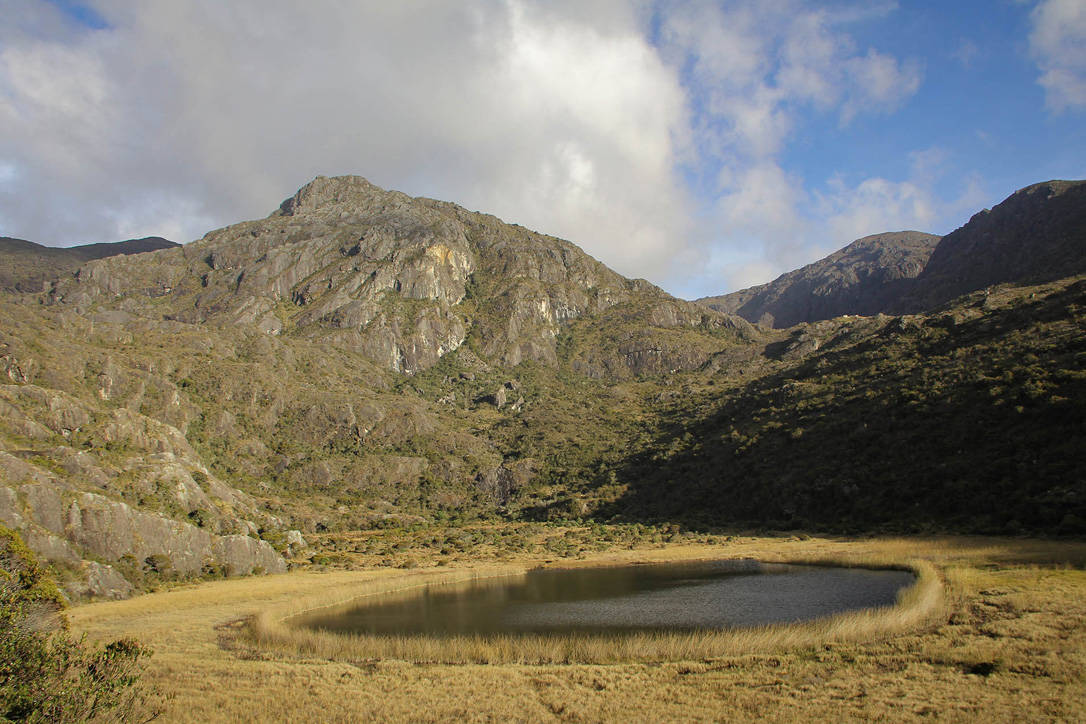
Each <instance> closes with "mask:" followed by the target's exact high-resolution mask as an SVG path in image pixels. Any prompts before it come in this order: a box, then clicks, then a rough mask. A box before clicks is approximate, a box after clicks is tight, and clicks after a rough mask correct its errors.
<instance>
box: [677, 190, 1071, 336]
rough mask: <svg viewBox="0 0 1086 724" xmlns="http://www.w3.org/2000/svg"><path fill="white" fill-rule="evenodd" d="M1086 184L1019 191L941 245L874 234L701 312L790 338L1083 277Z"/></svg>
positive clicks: (712, 301)
mask: <svg viewBox="0 0 1086 724" xmlns="http://www.w3.org/2000/svg"><path fill="white" fill-rule="evenodd" d="M1084 250H1086V182H1084V181H1048V182H1045V183H1040V184H1034V185H1033V186H1029V187H1027V188H1024V189H1022V190H1020V191H1017V192H1016V193H1014V194H1013V195H1011V196H1010V197H1009V198H1007V199H1006V200H1005V201H1003V202H1002V203H1000V204H999V205H998V206H996V207H995V208H993V209H991V210H987V209H986V210H984V211H981V212H980V213H978V214H976V215H974V216H973V218H971V219H970V220H969V222H968V223H966V224H965V225H964V226H962V227H961V228H959V229H957V230H956V231H954V232H952V233H950V234H947V235H946V236H945V237H942V238H939V237H937V236H933V235H931V234H923V233H920V232H916V231H903V232H894V233H887V234H877V235H875V236H869V237H865V238H863V239H860V240H858V241H855V242H853V243H852V244H850V245H849V246H847V247H845V248H844V249H842V250H841V251H838V252H836V253H834V254H831V255H830V256H828V257H826V258H825V259H822V260H821V261H818V262H815V263H814V264H809V265H807V266H805V267H803V268H802V269H798V270H796V271H793V272H789V273H787V274H784V275H782V276H781V277H779V278H778V279H776V280H775V281H772V282H770V283H769V284H763V285H761V286H757V287H751V288H750V289H743V290H741V291H738V292H733V293H731V294H725V295H723V296H718V297H705V298H703V299H699V300H698V302H699V303H700V304H704V305H705V306H707V307H709V308H711V309H714V310H717V311H719V312H722V313H724V314H734V315H738V316H740V317H742V318H743V319H746V320H748V321H751V322H758V323H760V324H764V325H767V326H771V327H775V328H778V329H783V328H787V327H792V326H794V325H797V324H800V323H803V322H816V321H819V320H824V319H832V318H834V317H839V316H843V315H846V314H854V315H862V316H871V315H874V314H880V313H884V314H916V313H920V312H925V311H928V310H932V309H935V308H936V307H938V306H940V305H943V304H946V303H947V302H950V301H951V300H953V299H956V298H958V297H961V296H963V295H965V294H969V293H971V292H975V291H978V290H981V289H984V288H986V287H991V286H994V285H997V284H1006V283H1026V284H1040V283H1044V282H1049V281H1054V280H1057V279H1062V278H1065V277H1067V276H1072V275H1075V274H1081V273H1083V272H1086V251H1084Z"/></svg>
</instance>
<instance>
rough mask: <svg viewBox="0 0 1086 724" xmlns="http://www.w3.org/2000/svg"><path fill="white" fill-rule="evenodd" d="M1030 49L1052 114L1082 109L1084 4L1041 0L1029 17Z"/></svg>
mask: <svg viewBox="0 0 1086 724" xmlns="http://www.w3.org/2000/svg"><path fill="white" fill-rule="evenodd" d="M1030 20H1031V22H1032V23H1033V29H1032V31H1031V33H1030V36H1029V43H1030V50H1031V51H1032V53H1033V56H1034V58H1035V59H1036V60H1037V64H1038V66H1039V67H1040V69H1041V71H1042V74H1041V77H1040V80H1039V81H1038V82H1039V83H1040V84H1041V85H1042V86H1044V89H1045V99H1046V100H1045V102H1046V105H1047V106H1048V107H1049V108H1050V109H1051V110H1053V111H1056V112H1061V111H1065V110H1067V109H1069V108H1084V107H1086V4H1084V3H1083V2H1082V1H1081V0H1043V1H1042V2H1040V3H1039V4H1038V5H1037V7H1035V8H1034V9H1033V12H1032V13H1031V14H1030Z"/></svg>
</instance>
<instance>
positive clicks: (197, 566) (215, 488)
mask: <svg viewBox="0 0 1086 724" xmlns="http://www.w3.org/2000/svg"><path fill="white" fill-rule="evenodd" d="M0 413H2V414H0V433H2V434H3V436H4V437H5V438H8V439H10V437H9V436H11V437H14V438H15V439H22V440H25V441H27V442H28V443H29V444H28V445H27V446H25V447H22V448H12V449H10V450H8V451H0V520H2V521H3V522H4V523H5V524H6V525H8V526H9V527H11V528H13V529H15V530H18V531H20V533H21V534H22V535H23V537H24V539H25V540H26V541H27V543H28V545H30V547H31V548H32V549H34V550H36V551H37V552H38V553H40V554H41V555H43V556H45V557H46V558H48V559H50V560H52V561H59V562H62V563H66V564H68V565H74V566H77V567H81V568H82V569H84V572H85V574H86V575H87V587H86V589H84V590H82V591H81V593H84V594H86V595H92V596H98V597H101V596H106V597H112V596H121V595H125V594H127V593H128V592H130V591H131V586H130V584H128V583H127V582H126V581H125V579H124V577H123V576H121V575H120V574H119V573H118V572H116V571H114V570H113V569H111V568H109V567H108V565H103V564H102V561H107V562H109V563H112V564H114V565H116V564H118V563H120V562H121V561H122V559H126V558H127V559H129V561H128V563H129V565H130V567H135V568H136V570H139V569H140V568H141V567H143V566H145V565H147V561H150V560H154V561H156V563H155V565H156V566H158V567H159V568H163V567H166V568H168V570H169V571H170V572H171V573H177V574H180V575H192V574H199V573H201V572H203V571H207V570H213V569H218V570H223V571H226V572H229V573H232V574H245V573H251V572H253V571H254V570H259V571H267V572H283V571H285V570H286V564H285V562H284V560H283V557H282V556H281V555H280V554H279V553H277V552H276V551H275V550H274V549H273V548H272V547H271V546H270V545H268V543H267V542H265V541H263V540H258V539H256V538H253V537H250V536H251V535H255V534H256V533H257V531H258V530H259V529H260V528H261V527H263V526H265V525H268V524H269V521H268V519H267V516H266V515H264V514H262V513H260V512H259V511H258V510H257V509H256V506H255V503H254V501H253V500H252V499H251V498H250V497H249V496H247V495H245V494H244V493H242V492H240V491H238V490H235V489H233V488H231V487H230V486H228V485H225V484H224V483H222V482H221V481H220V480H218V479H217V478H216V477H215V476H214V475H213V474H211V473H210V472H209V471H208V469H207V468H206V467H205V466H204V465H203V463H202V462H201V461H200V459H199V458H198V456H197V455H196V453H195V452H194V451H193V450H192V448H191V447H190V445H189V443H188V442H187V440H186V439H185V436H184V435H182V434H181V432H180V431H179V430H177V429H176V428H174V427H172V426H170V425H168V424H166V423H163V422H160V421H157V420H154V419H152V418H148V417H145V416H143V415H141V414H138V413H134V412H132V411H130V410H128V409H126V408H120V409H115V410H112V411H106V410H102V409H96V408H94V407H92V406H89V405H87V404H85V403H83V402H81V401H79V400H78V399H76V398H73V397H71V396H70V395H67V394H64V393H61V392H57V391H55V390H48V389H44V388H41V387H38V386H37V385H33V384H24V385H3V386H0ZM59 440H63V443H59V442H58V441H59ZM35 441H36V442H37V443H38V444H35ZM42 443H45V444H42ZM91 491H94V492H91ZM115 498H121V499H123V500H125V501H126V502H121V501H120V500H116V499H115ZM148 505H151V506H152V507H158V508H160V509H161V512H150V511H147V510H140V509H137V508H136V507H134V506H142V507H145V508H146V507H147V506H148ZM170 513H172V514H174V515H175V516H176V517H179V518H184V519H185V521H188V522H185V521H181V520H177V519H176V518H173V517H170V515H169V514H170ZM84 559H90V560H84Z"/></svg>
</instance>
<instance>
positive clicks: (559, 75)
mask: <svg viewBox="0 0 1086 724" xmlns="http://www.w3.org/2000/svg"><path fill="white" fill-rule="evenodd" d="M1084 129H1086V0H955V2H946V1H945V0H938V1H932V2H928V1H926V0H901V2H894V1H892V0H862V1H859V2H849V1H845V0H821V1H815V0H760V1H759V2H753V1H751V0H742V1H741V0H721V1H716V0H457V1H456V2H449V1H448V0H399V1H397V2H388V1H387V0H352V2H334V1H333V0H230V1H229V2H223V1H222V0H82V1H81V0H0V235H2V236H10V237H15V238H21V239H27V240H30V241H35V242H38V243H41V244H46V245H49V246H72V245H75V244H86V243H95V242H102V241H118V240H121V239H128V238H137V237H142V236H150V235H157V236H165V237H166V238H169V239H172V240H174V241H179V242H182V243H185V242H189V241H192V240H194V239H198V238H200V237H201V236H203V235H204V234H205V233H207V232H208V231H211V230H212V229H216V228H219V227H222V226H226V225H228V224H232V223H236V222H240V221H246V220H250V219H256V218H262V217H264V216H267V215H268V214H269V213H271V212H272V211H274V210H275V209H276V208H277V207H278V205H279V203H280V202H281V201H282V200H283V199H285V198H287V197H289V196H291V195H292V194H293V193H294V192H295V191H296V190H297V189H298V188H300V187H301V186H303V185H305V184H306V183H308V182H309V181H311V180H312V179H313V178H314V177H315V176H317V175H324V176H334V175H341V174H357V175H360V176H364V177H366V178H367V179H369V180H370V181H371V182H372V183H374V184H377V185H378V186H381V187H383V188H388V189H396V190H399V191H403V192H405V193H407V194H410V195H412V196H428V197H431V198H438V199H442V200H446V201H452V202H455V203H458V204H460V205H462V206H464V207H467V208H469V209H472V210H477V211H484V212H487V213H491V214H494V215H496V216H498V217H500V218H502V219H504V220H505V221H507V222H510V223H518V224H521V225H522V226H526V227H528V228H531V229H534V230H536V231H540V232H544V233H548V234H552V235H555V236H559V237H562V238H565V239H568V240H570V241H572V242H574V243H576V244H578V245H579V246H581V247H582V248H583V249H585V250H586V251H587V252H588V253H590V254H591V255H593V256H594V257H596V258H597V259H599V260H600V261H602V262H604V263H605V264H607V265H608V266H610V267H612V268H613V269H615V270H616V271H619V272H620V273H622V274H625V275H627V276H630V277H643V278H647V279H649V280H650V281H652V282H654V283H656V284H658V285H660V286H662V287H663V288H664V289H666V290H667V291H669V292H671V293H672V294H675V295H677V296H680V297H683V298H687V299H691V298H696V297H700V296H706V295H713V294H723V293H725V292H729V291H734V290H737V289H741V288H744V287H748V286H751V285H754V284H760V283H764V282H767V281H770V280H772V279H773V278H775V277H777V276H778V275H780V274H782V273H784V272H786V271H790V270H792V269H796V268H798V267H800V266H802V265H804V264H808V263H810V262H812V261H815V260H817V259H819V258H822V257H824V256H826V255H827V254H829V253H831V252H833V251H835V250H837V249H840V248H842V247H844V246H846V245H847V244H849V243H850V242H852V241H853V240H855V239H858V238H861V237H863V236H866V235H869V234H875V233H880V232H884V231H897V230H906V229H915V230H920V231H927V232H931V233H936V234H946V233H948V232H950V231H952V230H953V229H955V228H957V227H959V226H961V225H962V224H964V223H965V222H966V221H968V219H969V217H970V216H971V215H972V214H973V213H975V212H977V211H979V210H981V209H983V208H988V207H991V206H994V205H995V204H997V203H999V202H1000V201H1001V200H1003V199H1004V198H1006V197H1007V196H1008V195H1010V194H1011V193H1013V192H1014V191H1015V190H1017V189H1019V188H1022V187H1024V186H1027V185H1030V184H1033V183H1037V182H1040V181H1046V180H1049V179H1054V178H1063V179H1082V178H1086V130H1084Z"/></svg>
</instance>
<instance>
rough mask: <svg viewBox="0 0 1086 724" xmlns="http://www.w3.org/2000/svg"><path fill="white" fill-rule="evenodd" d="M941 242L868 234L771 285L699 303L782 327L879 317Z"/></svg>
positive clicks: (903, 234) (912, 235) (909, 234)
mask: <svg viewBox="0 0 1086 724" xmlns="http://www.w3.org/2000/svg"><path fill="white" fill-rule="evenodd" d="M939 238H940V237H938V236H934V235H932V234H924V233H921V232H919V231H899V232H893V233H887V234H876V235H874V236H867V237H864V238H863V239H859V240H857V241H854V242H852V243H851V244H849V245H848V246H846V247H845V248H844V249H841V250H840V251H838V252H835V253H833V254H831V255H830V256H828V257H826V258H825V259H822V260H821V261H817V262H815V263H813V264H808V265H807V266H805V267H803V268H801V269H797V270H796V271H792V272H788V273H787V274H783V275H781V276H780V277H778V278H777V279H776V280H774V281H772V282H770V283H768V284H762V285H760V286H757V287H751V288H750V289H743V290H741V291H738V292H733V293H731V294H725V295H723V296H719V297H705V298H703V299H699V300H698V302H699V303H701V304H704V305H706V306H707V307H709V308H711V309H715V310H717V311H719V312H722V313H724V314H735V315H738V316H740V317H742V318H743V319H746V320H748V321H750V322H757V323H759V324H764V325H766V326H769V327H775V328H778V329H784V328H787V327H792V326H795V325H797V324H800V323H801V322H816V321H819V320H823V319H832V318H834V317H841V316H844V315H846V314H856V315H862V316H871V315H874V314H879V313H882V312H885V311H886V310H888V309H890V308H891V307H893V306H895V305H896V304H898V303H899V302H900V300H901V298H902V296H903V295H904V294H905V293H906V292H907V291H908V290H909V289H910V288H911V285H912V283H913V281H914V280H915V279H916V277H917V276H919V274H920V273H921V271H923V269H924V266H925V265H926V264H927V263H928V258H929V257H930V256H931V254H932V251H933V250H934V249H935V247H936V244H938V243H939Z"/></svg>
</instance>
